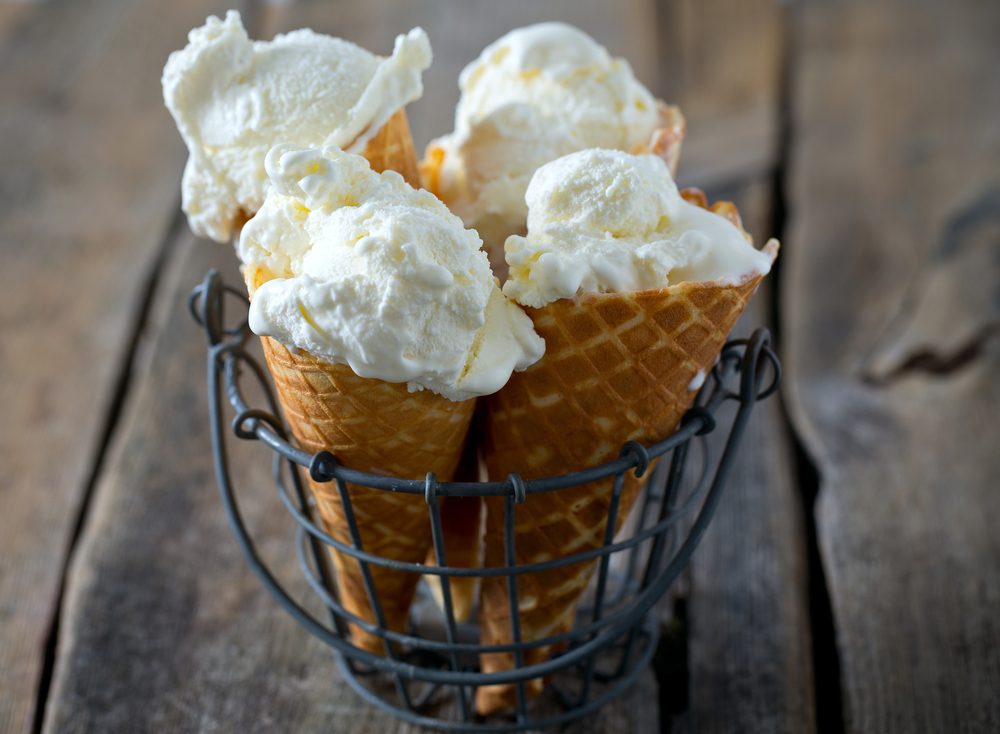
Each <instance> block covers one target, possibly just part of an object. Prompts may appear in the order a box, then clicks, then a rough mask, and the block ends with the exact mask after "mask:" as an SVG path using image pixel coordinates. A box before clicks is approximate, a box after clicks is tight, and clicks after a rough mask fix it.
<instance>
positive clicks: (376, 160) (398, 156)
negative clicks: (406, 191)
mask: <svg viewBox="0 0 1000 734" xmlns="http://www.w3.org/2000/svg"><path fill="white" fill-rule="evenodd" d="M361 155H363V156H364V157H365V158H367V159H368V162H369V163H370V164H371V167H372V170H373V171H378V172H380V173H381V172H382V171H396V173H398V174H400V175H401V176H402V177H403V178H404V179H406V182H407V183H408V184H410V186H413V187H414V188H417V189H418V188H420V171H419V168H418V165H417V151H416V148H414V146H413V136H412V135H411V134H410V123H409V120H408V118H407V117H406V109H405V108H404V109H400V110H397V111H396V113H395V114H393V116H392V117H390V118H389V119H388V120H387V121H386V123H385V124H384V125H383V126H382V128H381V129H380V130H379V131H378V132H377V133H375V137H373V138H372V139H371V140H369V141H368V144H367V145H366V146H365V149H364V150H363V151H362V152H361Z"/></svg>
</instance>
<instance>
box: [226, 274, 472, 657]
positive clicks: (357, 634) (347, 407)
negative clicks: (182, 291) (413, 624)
mask: <svg viewBox="0 0 1000 734" xmlns="http://www.w3.org/2000/svg"><path fill="white" fill-rule="evenodd" d="M243 276H244V278H245V279H246V283H247V290H248V291H249V293H250V296H251V298H252V297H253V293H254V291H255V290H256V289H257V288H258V287H259V286H260V285H261V284H262V283H264V282H265V281H266V280H267V279H268V275H267V274H266V273H265V272H263V271H261V270H260V269H251V268H246V269H244V273H243ZM261 344H262V346H263V348H264V357H265V359H266V360H267V366H268V369H269V371H270V373H271V377H272V379H273V380H274V386H275V389H276V392H277V395H278V400H279V402H280V403H281V407H282V411H283V412H284V415H285V421H286V422H287V423H288V425H289V427H290V428H291V430H292V434H293V435H294V436H295V439H296V440H297V441H298V443H299V445H300V446H301V447H302V448H303V449H305V450H306V451H309V452H312V453H315V452H317V451H329V452H330V453H332V454H333V455H334V456H335V457H337V460H338V461H339V462H340V463H341V464H343V465H344V466H347V467H349V468H351V469H358V470H360V471H368V472H373V473H377V474H385V475H388V476H394V477H400V478H402V479H423V478H424V477H425V476H426V475H427V473H428V472H434V474H435V475H436V476H437V477H438V478H439V479H440V480H441V481H449V480H450V479H451V478H452V476H453V474H454V472H455V469H456V467H457V466H458V463H459V460H460V458H461V456H462V449H463V445H464V443H465V436H466V433H467V432H468V428H469V423H470V421H471V419H472V411H473V408H474V407H475V402H476V401H475V400H465V401H462V402H454V401H451V400H448V399H447V398H444V397H441V396H440V395H437V394H435V393H433V392H431V391H430V390H420V391H418V392H410V391H409V389H408V388H407V386H406V384H405V383H389V382H383V381H382V380H376V379H370V378H363V377H358V376H357V375H356V374H355V373H354V371H353V370H352V369H351V368H350V367H348V366H346V365H340V364H332V363H330V362H327V361H325V360H321V359H317V358H315V357H313V356H312V355H310V354H308V353H306V352H302V351H298V352H297V353H293V352H291V351H290V350H288V349H287V348H286V347H285V346H284V345H282V344H281V343H279V342H277V341H275V340H274V339H270V338H268V337H262V338H261ZM308 483H309V486H310V489H311V490H312V493H313V496H314V497H315V499H316V506H317V509H318V510H319V515H320V518H321V520H322V523H323V525H324V527H325V529H326V530H327V532H329V533H330V535H332V536H333V537H334V538H336V539H337V540H338V541H340V542H342V543H345V544H347V545H351V544H352V539H351V536H350V532H349V528H348V524H347V519H346V517H345V515H344V507H343V505H342V503H341V501H340V495H339V492H338V490H337V485H336V483H331V482H314V481H312V480H311V479H309V480H308ZM347 489H348V494H349V495H350V498H351V506H352V509H353V511H354V517H355V520H356V521H357V526H358V529H359V532H360V537H361V545H362V547H363V548H364V550H365V551H366V552H368V553H372V554H374V555H376V556H380V557H382V558H390V559H393V560H398V561H405V562H408V563H421V562H423V561H424V559H425V558H426V556H427V552H428V549H430V548H431V545H432V541H431V526H430V518H429V515H428V512H427V504H426V502H425V500H424V497H423V495H414V494H398V493H395V492H382V491H378V490H374V489H369V488H365V487H358V486H355V485H351V484H349V485H347ZM330 555H331V557H332V559H333V565H334V569H335V571H336V577H337V594H338V597H339V599H340V601H341V603H342V604H343V605H344V607H345V609H347V610H348V611H349V612H351V613H352V614H355V615H357V616H358V617H361V618H362V619H364V620H366V621H369V622H375V621H376V619H377V618H376V615H375V613H374V610H373V608H372V606H371V603H370V602H369V598H368V594H367V590H366V587H365V584H364V578H363V576H362V573H361V567H360V565H359V564H358V563H357V561H356V560H355V559H353V558H351V557H350V556H348V555H346V554H343V553H340V552H339V551H336V550H335V549H333V548H331V549H330ZM369 569H370V571H371V575H372V582H373V584H374V586H375V589H376V590H377V592H378V598H379V604H380V606H381V609H382V613H383V615H384V620H385V623H386V626H387V627H388V628H389V629H391V630H393V631H396V632H403V631H405V627H406V621H407V617H408V615H409V609H410V603H411V601H412V600H413V593H414V590H415V589H416V585H417V582H418V581H419V580H420V576H419V575H418V574H416V573H407V572H404V571H394V570H391V569H387V568H382V567H379V566H376V565H372V564H369ZM350 628H351V635H352V638H353V641H354V644H355V645H357V646H358V647H360V648H362V649H364V650H368V651H369V652H372V653H375V654H384V652H385V647H384V644H383V643H382V641H381V639H379V638H378V637H376V636H375V635H372V634H370V633H368V632H366V631H364V630H362V629H360V628H358V627H357V626H356V625H351V626H350Z"/></svg>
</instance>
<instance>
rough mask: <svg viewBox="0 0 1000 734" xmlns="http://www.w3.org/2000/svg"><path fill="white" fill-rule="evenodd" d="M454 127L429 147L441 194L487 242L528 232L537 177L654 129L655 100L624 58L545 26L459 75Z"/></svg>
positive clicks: (512, 36)
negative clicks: (529, 195)
mask: <svg viewBox="0 0 1000 734" xmlns="http://www.w3.org/2000/svg"><path fill="white" fill-rule="evenodd" d="M459 86H460V87H461V90H462V95H461V98H460V100H459V103H458V107H457V109H456V111H455V130H454V132H452V133H451V134H450V135H447V136H445V137H442V138H439V139H438V140H436V141H434V142H432V143H431V145H430V147H429V151H428V158H429V159H432V158H433V157H434V156H437V157H438V159H439V160H440V171H439V172H438V174H437V186H436V189H437V192H438V193H439V194H440V195H441V197H442V198H443V199H444V201H445V203H447V204H448V206H450V207H451V208H452V210H453V211H455V212H456V213H457V214H459V216H461V217H462V219H464V220H465V223H466V224H467V225H469V226H477V227H480V228H481V230H480V231H481V233H483V237H484V239H486V240H487V241H488V244H491V245H492V243H491V242H489V241H490V240H491V239H492V236H493V235H495V234H496V233H502V236H501V237H500V239H499V242H498V243H497V245H498V246H502V243H503V240H504V239H505V238H506V236H507V235H508V234H511V233H515V232H523V229H524V224H525V217H526V215H527V208H526V207H525V202H524V193H525V190H526V189H527V188H528V182H529V181H530V180H531V176H532V174H534V172H535V170H536V169H537V168H539V167H540V166H542V165H544V164H545V163H548V162H549V161H552V160H554V159H556V158H559V157H560V156H563V155H566V154H568V153H573V152H575V151H578V150H583V149H585V148H596V147H600V148H617V149H620V150H632V149H634V148H635V147H637V146H640V145H644V144H646V143H647V142H649V140H650V137H651V135H652V134H653V132H654V131H655V130H656V129H657V127H658V122H659V113H658V110H657V102H656V100H655V98H654V97H653V95H652V94H650V92H649V90H648V89H646V88H645V87H644V86H643V85H642V84H641V83H639V82H638V81H637V80H636V78H635V76H634V74H633V73H632V69H631V67H630V66H629V64H628V62H627V61H625V60H624V59H620V58H613V57H612V56H611V55H610V54H609V53H608V52H607V50H606V49H605V48H604V47H602V46H601V45H600V44H598V43H597V42H596V41H594V39H592V38H591V37H590V36H588V35H587V34H586V33H584V32H583V31H581V30H579V29H577V28H574V27H572V26H569V25H566V24H565V23H539V24H537V25H533V26H528V27H526V28H520V29H517V30H514V31H511V32H510V33H508V34H507V35H505V36H504V37H503V38H500V39H499V40H497V41H496V42H494V43H492V44H490V45H489V46H487V47H486V48H485V49H484V50H483V52H482V54H480V56H479V58H478V59H476V60H475V61H473V62H472V63H471V64H469V65H468V66H467V67H466V68H465V70H464V71H463V72H462V75H461V77H460V79H459Z"/></svg>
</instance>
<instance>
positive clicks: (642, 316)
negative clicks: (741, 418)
mask: <svg viewBox="0 0 1000 734" xmlns="http://www.w3.org/2000/svg"><path fill="white" fill-rule="evenodd" d="M686 198H689V199H690V200H693V201H695V202H696V203H697V202H699V201H703V198H704V197H703V195H701V194H700V192H686ZM712 209H713V211H716V212H718V213H720V214H722V215H723V216H726V217H727V218H730V219H732V220H733V221H735V222H736V223H738V222H739V218H738V214H737V213H736V210H735V207H733V206H732V204H729V203H727V202H725V203H720V204H717V205H715V206H714V207H712ZM777 249H778V243H777V241H775V240H772V241H770V242H769V243H768V244H767V246H766V248H765V252H767V253H768V254H769V255H770V256H771V258H772V260H773V258H774V257H775V256H776V255H777ZM762 278H763V276H762V275H755V276H752V277H748V278H747V279H745V280H744V281H743V282H742V283H740V284H739V285H720V284H716V283H680V284H677V285H675V286H671V287H669V288H666V289H664V290H660V291H643V292H638V293H605V294H588V295H585V296H582V297H580V298H578V299H575V300H574V299H562V300H559V301H555V302H553V303H550V304H548V305H546V306H544V307H542V308H537V309H532V308H527V309H525V311H526V312H527V313H528V315H529V316H530V317H531V319H532V321H533V322H534V324H535V330H536V331H537V332H538V334H539V335H540V336H542V337H543V338H544V339H545V344H546V350H545V356H544V357H543V358H542V359H541V361H539V362H537V363H536V364H535V365H533V366H532V367H530V368H529V369H527V370H526V371H524V372H521V373H515V374H514V375H513V376H512V377H511V379H510V381H509V382H508V383H507V385H506V386H505V387H504V388H503V389H502V390H501V391H500V392H499V393H497V394H496V395H493V396H491V397H490V398H489V399H488V400H489V402H488V405H489V409H490V412H489V420H488V423H487V435H486V438H485V444H484V453H485V459H486V464H487V467H488V469H489V475H490V478H491V479H492V480H502V479H504V478H505V477H506V476H507V475H508V474H509V473H511V472H517V473H519V474H521V476H522V477H523V478H525V479H534V478H541V477H547V476H553V475H558V474H563V473H565V472H568V471H573V470H578V469H583V468H586V467H591V466H594V465H597V464H600V463H603V462H606V461H608V460H611V459H613V458H615V457H616V456H617V454H618V452H619V450H620V449H621V446H622V444H623V443H625V441H628V440H634V441H639V442H640V443H644V444H646V443H650V442H653V441H656V440H659V439H661V438H663V437H665V436H666V435H667V434H669V433H670V431H671V430H673V429H674V428H675V427H676V425H677V423H678V421H679V420H680V418H681V417H682V416H683V414H684V412H685V411H686V410H687V409H688V408H689V407H690V405H691V403H692V401H693V399H694V397H695V392H694V391H692V390H690V389H689V388H690V385H691V384H692V380H693V379H694V378H695V376H696V375H697V374H698V373H699V371H702V370H704V371H707V370H709V369H711V366H712V363H713V361H714V360H715V358H716V356H717V355H718V353H719V351H720V349H721V348H722V346H723V344H724V343H725V340H726V338H727V336H728V334H729V332H730V330H731V329H732V327H733V325H734V323H735V322H736V319H737V318H738V317H739V315H740V313H741V312H742V311H743V309H744V307H745V306H746V304H747V302H748V301H749V299H750V297H751V296H752V295H753V293H754V291H755V290H756V289H757V286H758V285H759V283H760V281H761V280H762ZM651 469H652V467H650V470H651ZM611 486H612V480H611V479H607V480H603V481H600V482H593V483H591V484H589V485H586V486H584V487H578V488H574V489H571V490H562V491H559V492H548V493H543V494H536V495H531V496H530V497H528V499H527V501H526V502H525V503H524V504H522V505H520V506H518V507H517V525H516V546H515V549H516V560H517V563H519V564H525V563H534V562H539V561H543V560H548V559H553V558H558V557H564V556H567V555H570V554H573V553H578V552H581V551H584V550H587V549H590V548H596V547H599V546H601V545H602V544H603V539H604V534H605V530H606V521H607V516H608V510H609V507H610V494H611ZM640 487H641V481H640V480H637V479H635V478H634V476H633V475H632V474H631V473H629V474H627V475H626V479H625V483H624V486H623V492H622V498H621V504H620V509H619V513H618V522H617V527H616V528H615V531H616V532H617V530H618V528H620V527H621V525H622V523H623V522H624V521H625V519H626V518H627V517H628V514H629V511H630V510H631V508H632V506H633V504H634V502H635V499H636V496H637V494H638V492H639V489H640ZM486 506H487V519H486V566H487V567H489V566H502V565H504V563H503V552H504V544H503V499H502V498H493V497H491V498H488V499H487V500H486ZM595 566H596V564H595V563H593V562H590V563H579V564H574V565H571V566H563V567H562V568H558V569H554V570H551V571H546V572H543V573H538V574H533V575H524V576H520V577H519V582H518V596H519V601H520V621H521V636H522V639H523V640H538V639H541V638H543V637H548V636H550V635H553V634H557V633H559V632H563V631H566V630H567V629H568V628H569V627H570V626H571V624H572V622H573V616H574V611H575V608H576V604H577V601H578V600H579V598H580V596H581V595H582V594H583V592H584V590H585V588H586V586H587V584H588V582H589V580H590V577H591V575H592V572H593V570H594V568H595ZM479 622H480V629H481V639H482V644H484V645H495V644H505V643H509V642H510V641H511V629H510V614H509V607H508V596H507V590H506V580H505V579H503V578H487V579H484V580H483V588H482V598H481V605H480V612H479ZM551 652H552V650H551V649H548V648H536V649H534V650H531V651H529V652H528V653H527V654H526V656H525V664H526V665H532V664H537V663H540V662H543V661H544V660H545V659H547V658H548V656H549V655H550V653H551ZM481 664H482V670H483V672H487V673H488V672H496V671H501V670H509V669H510V668H512V667H513V656H512V655H511V654H498V653H494V654H485V655H482V656H481ZM543 685H544V683H543V681H542V680H541V679H537V678H536V679H533V680H531V681H529V682H528V684H527V686H526V689H527V693H528V695H529V697H533V696H537V695H538V693H540V692H541V690H542V687H543ZM515 702H516V687H515V686H512V685H495V686H485V687H481V688H479V690H478V691H477V694H476V710H477V711H478V712H479V713H480V714H484V715H489V714H492V713H497V712H499V711H503V710H505V709H508V708H511V707H513V705H514V704H515Z"/></svg>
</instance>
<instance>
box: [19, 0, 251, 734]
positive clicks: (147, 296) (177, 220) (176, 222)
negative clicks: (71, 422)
mask: <svg viewBox="0 0 1000 734" xmlns="http://www.w3.org/2000/svg"><path fill="white" fill-rule="evenodd" d="M240 13H241V15H242V16H243V19H244V24H245V26H246V27H247V28H248V29H252V30H253V31H257V30H259V29H258V28H257V27H256V25H257V24H256V21H257V19H258V6H257V4H256V3H243V4H242V6H241V7H240ZM179 184H180V182H179V181H178V186H179ZM174 208H175V209H176V213H175V215H174V218H173V220H172V221H171V223H170V226H169V227H168V228H167V230H166V234H165V235H164V237H163V240H162V241H161V242H160V244H159V246H158V248H157V251H156V255H155V257H154V259H153V261H152V263H151V264H150V266H149V269H148V270H147V272H146V273H145V274H144V275H143V278H142V284H143V289H142V295H141V300H140V303H139V308H138V309H137V310H136V312H135V314H134V318H133V321H132V323H131V324H130V325H129V328H128V341H127V343H126V347H125V350H124V353H123V354H122V358H121V367H120V369H119V372H118V373H117V374H116V375H115V377H114V380H113V385H114V387H113V389H112V395H111V399H110V401H109V403H108V407H107V410H106V412H105V414H104V416H103V418H102V419H101V424H102V425H101V429H100V432H99V436H100V438H99V441H98V444H97V446H96V447H95V450H94V454H93V456H92V458H91V460H90V462H89V463H90V465H91V470H90V473H89V474H88V476H87V480H86V482H85V484H84V487H83V490H82V497H81V499H80V503H79V506H78V510H77V514H76V518H75V519H74V522H73V527H72V531H71V533H70V537H69V542H68V544H67V546H66V551H65V555H64V557H63V561H62V567H61V568H60V572H59V588H58V592H57V596H56V602H55V606H54V612H53V615H52V621H51V622H50V624H49V629H48V633H47V634H46V637H45V645H44V649H43V650H42V670H41V672H40V674H39V679H38V687H37V690H36V694H35V707H34V714H33V717H32V723H31V731H32V732H33V734H40V732H41V731H42V728H43V727H44V725H45V712H46V709H47V705H48V699H49V693H50V691H51V687H52V679H53V675H54V673H55V662H56V653H57V652H58V647H59V637H60V629H61V625H62V621H63V619H62V614H63V601H64V596H65V593H66V582H67V579H68V575H69V570H70V568H71V567H72V562H73V558H74V555H75V553H76V550H77V547H78V545H79V541H80V537H81V535H82V534H83V530H84V528H85V526H86V524H87V518H88V515H89V510H90V508H91V507H92V506H93V504H94V498H95V495H96V492H95V490H96V487H97V483H98V479H99V478H100V476H101V470H102V469H103V468H104V464H105V460H106V459H107V456H108V449H109V448H110V446H111V445H112V442H113V440H114V437H115V432H116V430H117V428H118V425H119V423H120V418H121V417H122V413H123V409H124V407H125V405H126V401H127V398H128V396H129V394H130V388H131V387H132V386H133V384H134V381H135V380H134V378H135V375H136V370H135V368H136V366H137V361H138V356H139V352H140V350H141V347H142V342H143V338H144V337H145V336H146V331H147V326H148V325H149V322H150V315H151V313H150V312H151V310H152V308H153V306H154V305H155V303H156V295H157V293H158V291H159V288H160V286H161V283H162V278H161V276H162V274H163V272H164V270H165V266H166V265H167V262H168V260H169V258H170V255H171V254H172V252H173V250H174V247H173V246H174V245H175V244H176V243H177V242H178V240H179V239H180V238H181V237H182V236H183V233H184V232H185V230H186V227H185V224H184V214H183V212H182V211H181V208H180V201H179V200H178V201H177V203H176V205H175V207H174Z"/></svg>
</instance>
